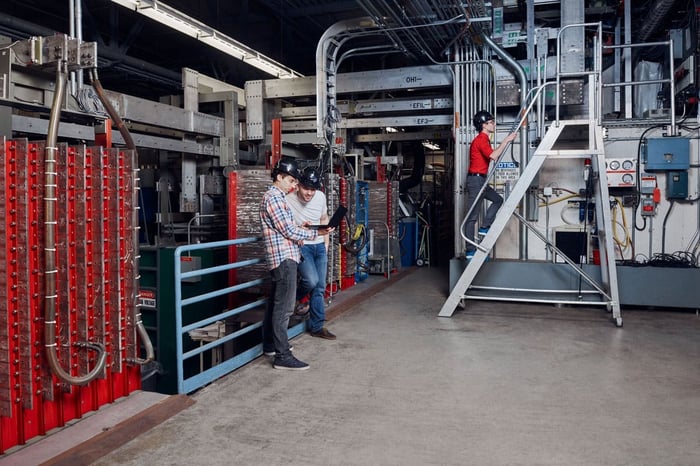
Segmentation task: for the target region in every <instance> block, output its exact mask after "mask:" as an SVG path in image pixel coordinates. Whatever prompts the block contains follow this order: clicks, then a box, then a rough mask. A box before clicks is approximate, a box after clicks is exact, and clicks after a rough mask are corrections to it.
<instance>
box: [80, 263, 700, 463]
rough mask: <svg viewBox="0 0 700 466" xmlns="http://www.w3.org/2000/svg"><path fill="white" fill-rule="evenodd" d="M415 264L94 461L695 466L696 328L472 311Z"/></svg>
mask: <svg viewBox="0 0 700 466" xmlns="http://www.w3.org/2000/svg"><path fill="white" fill-rule="evenodd" d="M447 283H448V278H447V274H446V273H445V274H442V273H440V272H439V271H437V270H436V269H434V268H433V269H428V268H423V269H418V270H416V271H415V272H413V273H410V274H406V275H405V276H404V277H403V278H401V279H400V280H398V281H396V282H395V283H393V284H392V285H391V286H390V287H388V288H386V289H385V290H384V291H382V292H381V293H379V294H376V295H374V296H372V297H370V298H368V299H367V300H365V301H364V302H363V303H362V304H360V305H359V306H356V307H355V308H353V309H352V310H350V311H348V312H346V313H344V314H343V315H342V316H340V317H338V318H336V319H335V320H333V321H331V322H329V323H328V328H329V329H331V330H332V331H333V332H334V333H336V334H337V335H338V339H337V340H336V341H326V340H320V339H316V338H312V337H310V336H308V335H303V336H300V337H298V338H296V339H295V340H294V352H295V354H296V355H297V357H299V358H300V359H302V360H304V361H306V362H309V363H310V364H311V369H310V370H308V371H305V372H288V371H277V370H274V369H272V368H271V365H270V362H269V360H268V359H267V358H264V357H261V358H259V359H258V360H256V361H254V362H253V363H251V364H249V365H247V366H245V367H243V368H241V369H239V370H238V371H236V372H234V373H233V374H231V375H229V376H227V377H225V378H223V379H221V380H219V381H217V382H215V383H213V384H211V385H210V386H208V387H206V388H204V389H202V390H200V391H199V392H196V393H194V394H192V398H193V399H194V400H195V401H196V402H195V403H194V405H192V406H190V407H189V408H186V409H185V410H183V411H181V412H180V413H179V414H177V415H175V416H173V417H171V418H170V419H168V420H166V421H165V422H163V423H162V424H160V425H158V426H156V427H154V428H153V429H151V430H150V431H148V432H146V433H145V434H142V435H140V436H138V437H137V438H135V439H133V440H132V441H130V442H129V443H127V444H125V445H124V446H122V447H121V448H119V449H117V450H114V451H113V452H112V453H110V454H108V455H107V456H104V457H103V458H102V459H101V460H99V461H97V462H95V463H93V464H95V465H139V466H140V465H143V464H153V465H164V464H167V465H190V466H191V465H200V464H207V465H258V464H259V465H278V464H279V465H282V464H284V465H290V464H291V465H329V464H348V465H384V464H390V465H423V464H440V465H503V464H508V465H513V464H523V465H593V464H595V465H607V464H609V465H625V464H628V465H655V466H658V465H697V464H700V459H699V458H700V370H699V369H700V319H699V318H698V316H697V315H696V314H695V313H688V312H661V311H649V310H636V311H630V310H623V318H624V327H623V328H621V329H619V328H616V327H615V326H614V325H613V324H612V323H611V322H610V321H609V320H608V318H609V315H608V314H607V313H606V312H605V311H604V310H601V309H600V308H571V307H566V308H557V307H554V306H551V305H526V304H513V303H499V302H489V301H469V302H467V307H466V309H464V310H457V312H455V314H454V315H453V316H452V317H451V318H439V317H437V313H438V311H439V309H440V307H441V306H442V303H443V302H444V300H445V297H446V296H447V289H446V288H447Z"/></svg>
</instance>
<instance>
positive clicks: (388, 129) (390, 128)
mask: <svg viewBox="0 0 700 466" xmlns="http://www.w3.org/2000/svg"><path fill="white" fill-rule="evenodd" d="M384 130H385V131H386V132H387V133H398V132H399V130H398V129H396V128H394V127H393V126H387V127H386V128H384Z"/></svg>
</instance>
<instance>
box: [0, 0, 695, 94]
mask: <svg viewBox="0 0 700 466" xmlns="http://www.w3.org/2000/svg"><path fill="white" fill-rule="evenodd" d="M154 1H157V0H150V3H154ZM531 1H532V3H530V2H526V1H523V0H518V1H515V0H510V1H509V0H503V1H491V2H486V3H485V2H483V0H479V1H469V2H464V1H459V0H415V1H402V0H354V1H353V0H334V1H329V0H247V1H226V0H166V1H165V3H166V4H167V5H168V6H169V7H172V8H174V9H177V10H179V11H180V12H182V13H183V14H185V15H187V16H189V17H192V18H194V19H196V20H197V21H199V22H202V23H204V24H207V25H209V26H211V27H212V28H214V29H216V30H217V31H220V32H222V33H224V34H226V35H227V36H229V37H231V38H233V39H235V40H237V41H240V42H242V43H244V44H246V45H248V46H250V47H252V48H254V49H256V50H258V51H260V52H261V53H263V54H265V55H266V56H268V57H271V58H272V59H274V60H276V61H278V62H279V63H282V64H284V65H285V66H288V67H290V68H291V69H293V70H296V71H298V72H299V73H301V74H304V75H314V74H316V69H315V66H316V61H315V52H316V46H317V43H318V41H319V38H320V37H321V36H322V34H323V33H324V31H325V30H326V29H327V28H329V27H330V26H332V25H333V24H336V23H338V22H339V21H346V20H350V19H357V18H362V17H368V18H370V19H371V20H372V21H374V23H375V24H376V25H379V26H380V28H379V30H380V31H381V33H380V34H372V35H367V37H366V38H364V39H363V40H362V41H360V42H359V43H358V44H356V45H354V46H356V47H358V48H360V49H363V50H373V52H372V53H364V54H361V55H360V56H359V57H357V58H355V59H353V60H348V61H347V62H346V63H344V65H343V66H345V67H346V69H351V70H361V69H381V68H384V67H386V68H392V67H397V66H404V65H416V64H431V63H434V62H439V61H442V60H444V59H445V58H446V57H445V52H446V50H448V49H449V48H450V47H451V46H452V45H453V44H455V43H458V42H460V41H467V40H471V39H472V38H474V37H476V35H477V34H478V33H479V32H481V31H482V30H484V31H485V32H489V31H490V29H491V16H490V14H491V7H492V6H493V5H495V4H500V5H503V7H504V10H503V12H504V18H503V20H504V23H521V24H523V28H524V27H525V21H526V11H527V8H528V6H529V7H530V8H533V10H534V12H535V25H536V26H540V25H542V26H548V27H556V26H557V25H558V22H559V9H560V5H559V2H558V1H553V0H531ZM69 3H70V0H4V1H3V2H2V4H1V5H0V35H4V36H7V37H9V38H10V39H11V40H17V39H23V38H26V37H29V36H32V35H49V34H52V33H53V32H62V33H69V32H70V31H69V24H70V21H69V6H68V5H69ZM157 3H163V2H157ZM695 3H696V2H694V1H693V0H665V1H651V0H647V1H634V2H632V8H633V15H632V17H633V18H634V23H633V24H632V30H633V39H643V40H646V41H651V40H655V39H665V34H666V31H668V29H669V28H671V27H683V26H687V24H688V23H689V22H690V21H691V18H693V19H694V18H695V15H694V14H692V12H693V11H694V10H695V8H696V5H695ZM81 5H82V8H81V13H82V21H81V24H82V37H83V39H84V40H88V41H96V42H97V43H98V46H99V49H98V50H99V52H98V53H99V55H100V63H99V65H100V73H101V74H100V76H101V79H102V81H103V82H104V83H105V84H106V86H107V87H108V88H110V89H113V90H118V91H121V92H126V93H130V94H133V95H138V96H142V97H150V98H157V97H158V96H161V95H167V94H176V93H179V92H180V88H181V79H180V70H181V69H182V68H183V67H187V68H192V69H195V70H197V71H199V72H200V73H202V74H206V75H208V76H211V77H214V78H216V79H219V80H221V81H225V82H228V83H230V84H233V85H236V86H240V87H242V86H243V84H244V83H245V81H248V80H252V79H267V78H270V76H269V75H267V74H265V73H263V72H261V71H259V70H257V69H255V68H253V67H251V66H249V65H247V64H245V63H242V62H241V61H239V60H237V59H234V58H233V57H230V56H227V55H225V54H224V53H222V52H219V51H217V50H215V49H213V48H211V47H208V46H206V45H204V44H202V43H199V42H198V41H197V40H195V39H193V38H190V37H187V36H186V35H184V34H182V33H180V32H178V31H176V30H174V29H172V28H169V27H167V26H164V25H161V24H159V23H157V22H155V21H153V20H152V19H150V18H148V17H145V16H143V15H139V14H138V13H136V12H134V11H131V10H129V9H128V8H125V7H124V6H121V5H119V4H117V3H115V2H112V1H109V0H83V1H82V4H81ZM586 8H587V15H589V16H591V17H593V19H594V20H595V21H602V22H603V24H604V25H605V26H606V27H607V28H609V29H610V30H612V29H613V27H614V25H615V24H616V22H617V21H618V19H619V18H620V17H621V15H620V11H621V8H622V1H617V0H595V1H589V2H587V6H586ZM642 35H643V36H644V37H640V36H642ZM634 36H637V37H634ZM525 47H526V46H525V45H524V44H520V45H519V46H518V47H517V48H515V49H511V50H509V51H510V52H511V53H513V54H514V55H516V58H525V55H526V50H525ZM517 55H520V56H517ZM340 71H343V69H342V68H341V69H340Z"/></svg>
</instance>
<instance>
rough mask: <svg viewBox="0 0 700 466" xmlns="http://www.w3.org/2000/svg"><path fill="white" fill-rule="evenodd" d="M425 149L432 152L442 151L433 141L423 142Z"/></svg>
mask: <svg viewBox="0 0 700 466" xmlns="http://www.w3.org/2000/svg"><path fill="white" fill-rule="evenodd" d="M423 147H425V148H426V149H430V150H440V146H438V145H437V144H435V143H434V142H432V141H423Z"/></svg>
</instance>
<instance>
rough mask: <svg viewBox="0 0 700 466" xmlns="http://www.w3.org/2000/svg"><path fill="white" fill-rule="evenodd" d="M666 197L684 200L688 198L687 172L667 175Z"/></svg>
mask: <svg viewBox="0 0 700 466" xmlns="http://www.w3.org/2000/svg"><path fill="white" fill-rule="evenodd" d="M666 197H667V198H668V199H686V198H687V197H688V172H686V171H682V172H668V173H667V175H666Z"/></svg>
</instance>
